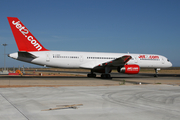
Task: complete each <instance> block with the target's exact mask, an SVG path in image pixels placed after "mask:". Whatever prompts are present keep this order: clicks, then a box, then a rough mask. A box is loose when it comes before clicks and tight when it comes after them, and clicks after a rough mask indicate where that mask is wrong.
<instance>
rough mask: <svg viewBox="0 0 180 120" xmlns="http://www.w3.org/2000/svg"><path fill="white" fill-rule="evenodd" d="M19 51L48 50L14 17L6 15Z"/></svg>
mask: <svg viewBox="0 0 180 120" xmlns="http://www.w3.org/2000/svg"><path fill="white" fill-rule="evenodd" d="M7 19H8V21H9V24H10V26H11V30H12V32H13V35H14V38H15V40H16V44H17V47H18V49H19V51H26V52H32V51H48V50H47V49H46V48H44V47H43V46H42V45H41V43H40V42H39V41H38V40H37V39H36V38H35V37H34V36H33V35H32V34H31V32H30V31H29V30H28V29H27V28H26V27H25V26H24V25H23V24H22V22H21V21H20V20H19V19H18V18H16V17H7Z"/></svg>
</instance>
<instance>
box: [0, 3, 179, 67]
mask: <svg viewBox="0 0 180 120" xmlns="http://www.w3.org/2000/svg"><path fill="white" fill-rule="evenodd" d="M7 17H18V18H19V19H20V20H21V21H22V23H23V24H24V25H25V26H26V27H27V28H28V29H29V30H30V31H31V33H32V34H33V35H34V36H35V37H36V38H37V39H38V40H39V41H40V42H41V43H42V45H43V46H44V47H46V48H47V49H50V50H61V51H89V52H90V51H92V52H116V53H126V52H130V53H143V54H145V53H147V54H159V55H163V56H166V57H167V58H168V59H169V60H170V61H171V62H172V63H173V66H180V53H179V52H180V47H179V46H180V1H179V0H31V1H28V0H16V1H15V0H1V1H0V20H1V21H0V44H3V43H7V44H8V46H7V47H6V53H13V52H17V51H18V48H17V46H16V43H15V41H14V37H13V35H12V32H11V29H10V26H9V23H8V21H7ZM3 54H4V47H3V46H0V67H3V66H4V56H3ZM23 65H25V66H26V67H29V66H31V67H33V66H35V65H32V64H28V63H24V62H20V61H16V60H13V59H11V58H8V57H6V66H8V67H12V66H15V67H18V66H23Z"/></svg>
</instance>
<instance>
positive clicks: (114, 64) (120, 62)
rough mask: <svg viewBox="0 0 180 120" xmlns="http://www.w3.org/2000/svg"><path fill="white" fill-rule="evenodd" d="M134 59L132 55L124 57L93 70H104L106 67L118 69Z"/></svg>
mask: <svg viewBox="0 0 180 120" xmlns="http://www.w3.org/2000/svg"><path fill="white" fill-rule="evenodd" d="M131 58H132V57H131V56H130V55H124V56H122V57H119V58H116V59H114V60H111V61H109V62H106V63H102V64H99V65H97V66H95V67H94V68H93V69H102V68H104V67H106V66H108V67H118V66H123V65H124V64H126V63H127V62H128V61H129V60H130V59H131Z"/></svg>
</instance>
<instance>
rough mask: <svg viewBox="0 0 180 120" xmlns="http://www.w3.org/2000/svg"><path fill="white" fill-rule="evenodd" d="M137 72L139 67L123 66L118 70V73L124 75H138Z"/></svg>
mask: <svg viewBox="0 0 180 120" xmlns="http://www.w3.org/2000/svg"><path fill="white" fill-rule="evenodd" d="M139 71H140V67H139V65H124V67H121V68H119V69H118V72H120V73H125V74H138V73H139Z"/></svg>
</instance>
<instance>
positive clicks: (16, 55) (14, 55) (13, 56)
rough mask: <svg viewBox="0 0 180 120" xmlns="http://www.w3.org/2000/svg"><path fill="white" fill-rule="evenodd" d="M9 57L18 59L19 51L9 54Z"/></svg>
mask: <svg viewBox="0 0 180 120" xmlns="http://www.w3.org/2000/svg"><path fill="white" fill-rule="evenodd" d="M8 57H10V58H13V59H17V58H18V53H11V54H8Z"/></svg>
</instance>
